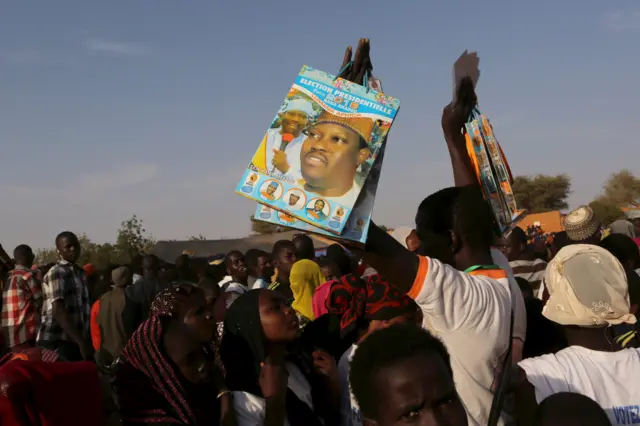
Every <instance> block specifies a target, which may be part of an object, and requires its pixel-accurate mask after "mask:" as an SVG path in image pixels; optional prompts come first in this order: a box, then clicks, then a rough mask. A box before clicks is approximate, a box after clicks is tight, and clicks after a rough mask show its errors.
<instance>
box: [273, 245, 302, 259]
mask: <svg viewBox="0 0 640 426" xmlns="http://www.w3.org/2000/svg"><path fill="white" fill-rule="evenodd" d="M287 248H290V249H291V250H293V251H295V250H296V247H295V246H294V245H293V243H292V242H291V241H289V240H280V241H276V243H275V244H274V245H273V249H272V250H271V256H273V259H274V260H275V259H276V258H277V257H278V256H279V255H280V252H281V251H282V250H284V249H287Z"/></svg>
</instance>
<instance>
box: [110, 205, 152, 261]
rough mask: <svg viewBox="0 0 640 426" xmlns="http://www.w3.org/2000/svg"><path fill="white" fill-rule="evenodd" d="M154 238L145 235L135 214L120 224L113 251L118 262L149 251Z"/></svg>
mask: <svg viewBox="0 0 640 426" xmlns="http://www.w3.org/2000/svg"><path fill="white" fill-rule="evenodd" d="M155 243H156V240H155V238H153V236H152V235H147V230H146V229H144V228H143V221H142V219H139V218H138V216H136V215H135V214H134V215H133V216H132V217H131V218H130V219H128V220H125V221H123V222H122V224H121V225H120V229H119V230H118V237H117V239H116V244H115V251H116V253H117V258H118V260H119V261H120V263H129V262H131V259H133V257H134V256H135V255H137V254H141V253H149V252H150V251H151V250H152V249H153V246H154V245H155Z"/></svg>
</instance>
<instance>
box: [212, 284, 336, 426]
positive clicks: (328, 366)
mask: <svg viewBox="0 0 640 426" xmlns="http://www.w3.org/2000/svg"><path fill="white" fill-rule="evenodd" d="M224 323H225V334H224V337H223V340H222V348H221V353H222V360H223V362H224V365H225V368H226V370H227V375H226V383H227V386H228V388H229V389H230V390H231V391H232V393H233V406H234V409H235V412H236V416H237V419H238V426H262V425H264V426H276V425H277V426H320V425H322V424H323V423H322V421H321V419H323V420H324V424H326V425H333V424H336V420H337V412H338V398H339V396H338V390H339V389H338V382H337V371H336V364H335V360H333V359H331V357H330V356H329V355H327V354H325V353H323V352H321V351H317V352H314V354H313V367H312V365H311V361H310V360H308V361H305V360H304V359H302V357H301V356H297V355H294V353H295V350H293V349H294V348H293V346H294V345H295V343H296V341H297V338H298V335H299V333H300V331H299V327H298V318H297V316H296V313H295V311H294V309H293V308H292V307H291V306H290V304H289V303H288V301H287V299H285V297H284V296H282V295H281V294H280V293H278V292H275V291H270V290H266V289H257V290H251V291H248V292H247V293H245V294H243V295H242V296H240V297H239V298H238V299H237V300H236V301H235V302H234V303H233V305H231V307H230V308H229V310H228V311H227V315H226V317H225V321H224ZM314 370H315V371H314Z"/></svg>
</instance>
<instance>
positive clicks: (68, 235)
mask: <svg viewBox="0 0 640 426" xmlns="http://www.w3.org/2000/svg"><path fill="white" fill-rule="evenodd" d="M63 238H68V239H70V240H71V239H75V240H78V236H77V235H76V234H74V233H73V232H71V231H63V232H61V233H59V234H58V236H57V237H56V247H57V246H58V244H60V241H62V239H63Z"/></svg>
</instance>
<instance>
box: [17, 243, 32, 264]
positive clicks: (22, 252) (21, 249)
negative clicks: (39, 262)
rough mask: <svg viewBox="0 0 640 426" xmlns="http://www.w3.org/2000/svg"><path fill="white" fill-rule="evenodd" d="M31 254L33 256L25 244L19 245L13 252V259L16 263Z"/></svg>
mask: <svg viewBox="0 0 640 426" xmlns="http://www.w3.org/2000/svg"><path fill="white" fill-rule="evenodd" d="M31 254H33V250H31V247H29V246H28V245H26V244H20V245H19V246H18V247H16V248H15V249H14V250H13V258H14V259H15V260H17V261H22V260H25V259H26V258H27V256H29V255H31Z"/></svg>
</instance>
